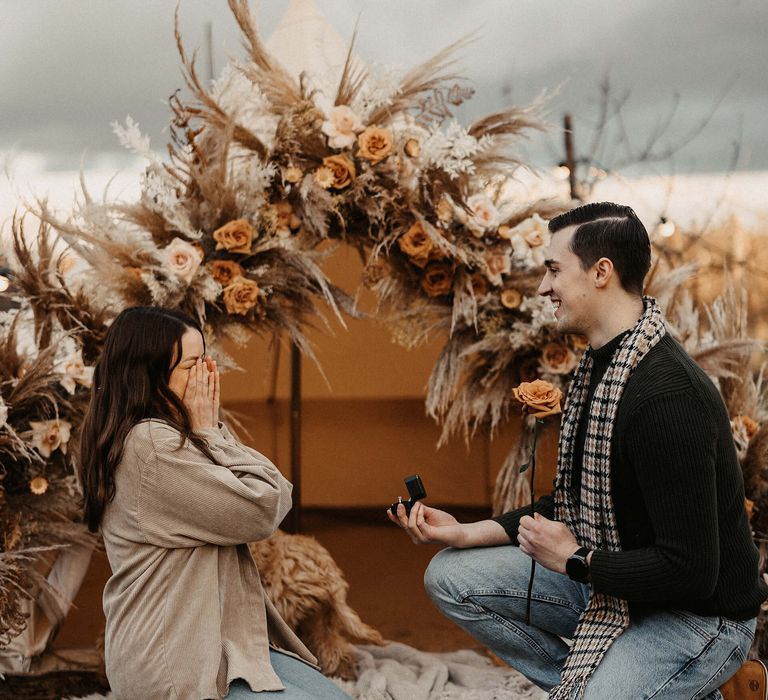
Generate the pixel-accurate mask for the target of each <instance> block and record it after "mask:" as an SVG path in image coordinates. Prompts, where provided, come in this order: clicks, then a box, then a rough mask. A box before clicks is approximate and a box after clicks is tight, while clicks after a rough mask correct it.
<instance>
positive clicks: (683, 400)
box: [590, 392, 719, 602]
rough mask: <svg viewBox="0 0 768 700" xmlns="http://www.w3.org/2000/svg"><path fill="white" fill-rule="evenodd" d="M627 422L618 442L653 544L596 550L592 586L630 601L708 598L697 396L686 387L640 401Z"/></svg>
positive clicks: (709, 515)
mask: <svg viewBox="0 0 768 700" xmlns="http://www.w3.org/2000/svg"><path fill="white" fill-rule="evenodd" d="M628 425H629V427H628V429H627V433H626V436H625V440H626V444H625V445H623V446H620V447H621V448H622V449H623V451H624V454H625V455H628V459H629V460H630V461H631V465H632V467H633V468H634V470H635V474H636V475H637V480H638V483H639V486H640V492H641V496H642V499H643V502H644V505H645V508H646V511H647V513H648V517H649V518H650V521H651V523H652V524H653V529H654V535H655V542H654V544H653V545H652V546H648V547H643V548H640V549H632V550H626V551H621V552H609V551H605V550H597V551H595V552H594V554H593V555H592V562H591V566H590V576H591V579H592V584H593V586H594V589H595V591H597V592H599V593H607V594H609V595H615V596H618V597H620V598H624V599H626V600H630V601H636V602H656V601H669V600H696V599H704V598H707V597H709V596H711V595H712V593H713V591H714V589H715V585H716V583H717V578H718V570H719V544H718V523H717V495H716V478H715V458H716V440H717V431H716V429H715V425H714V421H713V419H712V416H711V415H710V414H709V413H708V412H707V410H706V409H705V407H704V406H703V404H702V403H701V401H700V400H699V399H698V397H697V396H695V395H694V394H693V393H692V392H685V393H676V394H674V395H671V394H667V395H662V396H658V397H654V398H653V399H651V400H649V401H647V402H645V403H644V404H643V405H642V406H641V407H639V408H638V409H637V411H636V412H635V414H634V415H633V416H632V418H631V420H630V421H628ZM619 505H620V504H617V507H619Z"/></svg>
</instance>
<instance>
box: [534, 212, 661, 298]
mask: <svg viewBox="0 0 768 700" xmlns="http://www.w3.org/2000/svg"><path fill="white" fill-rule="evenodd" d="M568 226H576V227H577V228H576V231H575V232H574V234H573V238H572V239H571V245H570V248H571V251H572V252H573V253H574V254H575V255H576V256H577V257H578V258H579V261H580V262H581V267H582V269H583V270H588V269H589V268H590V267H592V265H594V264H595V263H596V262H597V261H598V260H599V259H600V258H608V259H609V260H610V261H611V262H612V263H613V266H614V268H615V269H616V273H617V274H618V276H619V281H620V282H621V286H622V287H623V288H624V289H625V290H626V291H627V292H630V293H631V294H642V293H643V280H644V279H645V276H646V274H648V270H649V269H650V267H651V241H650V239H649V238H648V232H647V231H646V230H645V226H643V223H642V222H641V221H640V219H638V218H637V214H635V212H634V211H633V210H632V207H625V206H622V205H621V204H614V203H613V202H596V203H593V204H584V205H583V206H581V207H576V208H575V209H571V211H568V212H566V213H565V214H560V216H556V217H555V218H554V219H552V220H551V221H550V222H549V230H550V232H551V233H555V232H556V231H559V230H560V229H563V228H567V227H568Z"/></svg>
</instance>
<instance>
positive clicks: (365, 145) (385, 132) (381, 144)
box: [357, 126, 392, 165]
mask: <svg viewBox="0 0 768 700" xmlns="http://www.w3.org/2000/svg"><path fill="white" fill-rule="evenodd" d="M390 153H392V132H391V131H390V130H389V129H382V128H381V127H378V126H369V127H368V128H367V129H366V130H365V131H364V132H363V133H362V134H360V136H358V137H357V155H358V157H359V158H365V159H366V160H369V161H371V163H373V164H374V165H375V164H376V163H378V162H380V161H382V160H384V159H385V158H386V157H387V156H388V155H389V154H390Z"/></svg>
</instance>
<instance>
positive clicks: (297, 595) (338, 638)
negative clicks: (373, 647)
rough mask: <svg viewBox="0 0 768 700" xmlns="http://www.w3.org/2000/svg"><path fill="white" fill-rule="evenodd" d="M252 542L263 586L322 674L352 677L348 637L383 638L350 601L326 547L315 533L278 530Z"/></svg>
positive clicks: (362, 639) (346, 586) (353, 662)
mask: <svg viewBox="0 0 768 700" xmlns="http://www.w3.org/2000/svg"><path fill="white" fill-rule="evenodd" d="M248 546H249V548H250V550H251V554H253V558H254V561H255V562H256V566H257V567H258V569H259V575H260V576H261V582H262V584H263V586H264V590H265V591H266V593H267V595H268V596H269V597H270V599H271V600H272V602H273V603H274V604H275V607H276V608H277V610H278V612H279V613H280V615H281V616H282V618H283V619H284V620H285V621H286V622H287V623H288V625H289V626H290V627H291V629H293V630H294V632H296V634H297V635H298V636H299V638H300V639H301V641H302V642H304V644H305V645H306V646H307V648H308V649H309V650H310V651H311V652H312V653H313V654H314V655H315V656H316V657H317V660H318V663H319V664H320V668H321V669H322V670H323V673H325V674H326V675H328V676H339V677H341V678H343V679H345V680H353V679H354V678H355V677H356V673H355V666H356V662H357V655H356V653H355V650H354V647H353V646H352V644H351V643H350V641H354V642H359V643H366V644H383V643H384V640H383V639H382V637H381V634H379V632H377V631H376V630H375V629H373V628H371V627H369V626H368V625H366V624H365V623H364V622H363V621H362V620H361V619H360V617H359V616H358V615H357V613H356V612H355V611H354V610H352V608H350V607H349V605H348V604H347V590H348V589H349V584H348V583H347V582H346V581H345V580H344V574H342V572H341V569H339V567H338V565H337V564H336V562H335V561H334V560H333V557H331V555H330V553H329V552H328V550H327V549H325V547H323V546H322V545H321V544H320V543H319V542H318V541H317V540H316V539H315V538H314V537H307V536H304V535H288V534H286V533H284V532H281V531H280V530H278V531H277V532H275V534H274V535H272V536H271V537H270V538H268V539H266V540H262V541H260V542H251V543H250V544H249V545H248Z"/></svg>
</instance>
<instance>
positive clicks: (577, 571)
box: [565, 554, 589, 582]
mask: <svg viewBox="0 0 768 700" xmlns="http://www.w3.org/2000/svg"><path fill="white" fill-rule="evenodd" d="M565 573H567V574H568V576H569V577H570V578H572V579H574V580H575V581H582V582H586V580H587V579H588V577H589V566H588V565H587V558H586V557H585V556H584V555H581V554H574V555H572V556H571V557H570V559H568V561H567V562H566V563H565Z"/></svg>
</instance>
